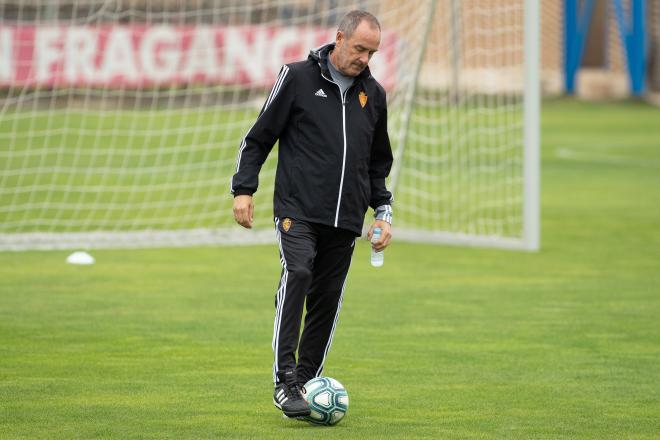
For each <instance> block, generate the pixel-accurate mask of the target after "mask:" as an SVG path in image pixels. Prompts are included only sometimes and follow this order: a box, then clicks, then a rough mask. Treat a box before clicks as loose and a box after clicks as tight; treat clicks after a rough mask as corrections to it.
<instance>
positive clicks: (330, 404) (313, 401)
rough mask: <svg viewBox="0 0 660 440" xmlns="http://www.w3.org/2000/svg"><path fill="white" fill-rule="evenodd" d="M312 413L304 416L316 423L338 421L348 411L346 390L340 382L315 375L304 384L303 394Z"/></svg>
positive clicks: (333, 422) (332, 423) (329, 423)
mask: <svg viewBox="0 0 660 440" xmlns="http://www.w3.org/2000/svg"><path fill="white" fill-rule="evenodd" d="M303 395H304V397H305V400H307V403H309V409H311V410H312V413H311V414H310V415H309V416H307V417H305V420H307V421H308V422H311V423H314V424H316V425H334V424H336V423H339V421H340V420H341V419H343V418H344V416H345V415H346V411H348V392H346V388H344V386H343V385H342V384H340V383H339V382H338V381H336V380H335V379H332V378H330V377H315V378H314V379H312V380H310V381H309V382H307V383H306V384H305V393H304V394H303Z"/></svg>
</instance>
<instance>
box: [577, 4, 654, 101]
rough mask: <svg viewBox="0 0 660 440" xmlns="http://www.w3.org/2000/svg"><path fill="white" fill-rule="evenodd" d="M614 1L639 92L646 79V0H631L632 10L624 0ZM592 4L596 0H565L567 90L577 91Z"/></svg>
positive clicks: (632, 79) (636, 92)
mask: <svg viewBox="0 0 660 440" xmlns="http://www.w3.org/2000/svg"><path fill="white" fill-rule="evenodd" d="M611 2H612V8H613V9H614V13H615V15H616V22H617V28H618V29H619V35H620V37H621V45H622V46H623V48H624V49H625V53H626V65H627V68H628V77H629V79H630V87H631V91H632V93H633V95H636V96H640V95H642V94H643V93H644V87H645V83H646V23H645V20H644V16H645V12H646V0H630V13H629V14H626V12H625V10H624V8H623V0H611ZM593 7H594V0H582V1H580V0H564V87H565V89H566V93H568V94H573V93H575V74H576V73H577V71H578V69H579V68H580V65H581V63H582V56H583V55H584V47H585V43H586V36H587V33H588V32H589V25H590V24H591V17H592V15H593Z"/></svg>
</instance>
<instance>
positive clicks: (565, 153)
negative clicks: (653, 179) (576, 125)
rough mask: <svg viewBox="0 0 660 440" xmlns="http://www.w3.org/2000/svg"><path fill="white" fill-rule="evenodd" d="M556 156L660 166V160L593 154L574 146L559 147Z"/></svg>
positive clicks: (615, 163) (611, 162)
mask: <svg viewBox="0 0 660 440" xmlns="http://www.w3.org/2000/svg"><path fill="white" fill-rule="evenodd" d="M555 156H556V157H558V158H559V159H564V160H573V161H579V162H592V163H602V164H608V165H631V166H639V167H648V168H657V167H660V161H659V160H653V159H648V160H644V159H632V158H630V157H629V156H622V155H617V154H592V153H587V152H584V151H578V150H575V149H572V148H558V149H557V150H556V151H555Z"/></svg>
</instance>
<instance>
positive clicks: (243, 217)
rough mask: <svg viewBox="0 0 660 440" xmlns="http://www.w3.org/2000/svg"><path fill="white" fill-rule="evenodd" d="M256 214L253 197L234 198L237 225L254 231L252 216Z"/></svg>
mask: <svg viewBox="0 0 660 440" xmlns="http://www.w3.org/2000/svg"><path fill="white" fill-rule="evenodd" d="M253 214H254V204H253V203H252V196H236V197H234V219H235V220H236V223H238V224H239V225H241V226H243V227H244V228H248V229H252V220H253V218H252V215H253Z"/></svg>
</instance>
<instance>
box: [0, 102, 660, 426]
mask: <svg viewBox="0 0 660 440" xmlns="http://www.w3.org/2000/svg"><path fill="white" fill-rule="evenodd" d="M542 121H543V122H542V123H543V179H542V210H543V212H542V221H543V223H542V246H543V249H542V251H541V252H539V253H536V254H529V253H523V252H507V251H498V250H477V249H464V248H451V247H441V246H425V245H412V244H404V243H397V242H394V244H393V245H392V246H391V247H390V248H389V249H388V250H387V253H386V261H385V266H384V267H383V268H382V269H380V270H377V269H373V268H371V267H370V266H369V264H368V259H369V257H368V250H369V249H368V245H367V244H366V243H361V244H360V245H359V246H358V247H357V250H356V255H355V257H354V260H353V267H352V269H351V272H350V275H349V279H348V285H347V291H346V296H345V301H344V306H343V308H342V313H341V316H340V321H339V326H338V329H337V333H336V335H335V339H334V344H333V349H332V351H331V353H330V356H329V358H328V361H327V365H326V374H328V375H330V376H333V377H336V378H338V379H339V380H340V381H341V382H342V383H343V384H344V385H345V386H346V387H347V389H348V391H349V394H350V397H351V405H350V409H349V412H348V415H347V417H346V418H345V420H343V421H342V422H341V423H340V424H339V425H337V426H335V427H332V428H320V427H313V426H310V425H307V424H305V423H300V422H295V421H289V420H283V419H282V417H281V414H280V413H279V412H278V411H277V410H276V409H275V408H274V407H273V405H272V403H271V397H272V385H271V358H272V354H271V348H270V342H271V337H272V327H273V315H274V313H273V312H274V309H273V300H274V294H275V290H276V285H277V281H278V279H279V270H280V268H279V262H278V257H277V250H276V248H275V247H273V246H261V247H241V248H204V249H159V250H137V251H135V250H121V251H95V252H93V254H94V256H95V257H96V258H97V264H96V265H94V266H92V267H73V266H69V265H66V264H65V263H64V259H65V257H66V255H67V252H56V251H54V252H23V253H0V438H2V439H13V438H48V439H60V438H61V439H72V438H85V439H87V438H121V439H130V438H153V439H162V438H173V439H182V438H190V439H202V438H232V439H250V438H251V439H267V438H273V439H278V438H311V437H312V436H315V437H321V436H322V438H324V439H332V438H342V439H347V438H348V439H354V438H360V439H384V438H387V439H395V438H400V439H424V438H427V439H441V438H457V439H464V438H503V439H513V438H519V439H530V438H535V439H541V438H544V439H558V438H567V439H568V438H570V439H573V438H593V439H602V438H612V439H622V438H635V439H652V438H658V436H660V421H659V420H660V418H659V417H658V415H659V414H660V388H659V387H658V384H659V383H660V368H659V365H660V324H659V322H660V321H659V319H658V317H659V316H660V141H659V139H660V122H659V121H660V111H659V110H658V109H653V108H649V107H647V106H645V105H641V104H637V103H622V104H604V105H596V104H583V103H576V102H573V101H567V100H559V101H549V102H546V103H545V104H544V108H543V119H542ZM395 226H396V225H395ZM395 233H396V229H395Z"/></svg>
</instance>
